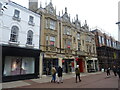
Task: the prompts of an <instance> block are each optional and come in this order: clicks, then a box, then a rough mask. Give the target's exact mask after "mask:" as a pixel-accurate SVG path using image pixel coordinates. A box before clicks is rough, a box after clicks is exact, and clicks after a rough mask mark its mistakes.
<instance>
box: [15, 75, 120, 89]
mask: <svg viewBox="0 0 120 90" xmlns="http://www.w3.org/2000/svg"><path fill="white" fill-rule="evenodd" d="M81 80H82V81H81V82H78V83H76V82H75V77H72V78H70V79H65V80H63V83H60V84H58V83H50V82H47V83H36V82H33V81H31V83H32V85H28V86H23V87H17V88H118V86H119V88H120V85H119V84H120V83H119V84H118V81H119V82H120V80H119V79H118V77H115V76H114V75H113V73H111V76H110V77H109V78H107V77H106V73H100V74H94V75H92V74H91V75H88V76H83V77H81ZM29 82H30V81H29Z"/></svg>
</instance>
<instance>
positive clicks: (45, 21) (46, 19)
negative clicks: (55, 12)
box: [45, 19, 48, 28]
mask: <svg viewBox="0 0 120 90" xmlns="http://www.w3.org/2000/svg"><path fill="white" fill-rule="evenodd" d="M45 22H46V24H45V25H46V28H48V19H46V20H45Z"/></svg>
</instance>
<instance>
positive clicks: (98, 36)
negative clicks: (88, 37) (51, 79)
mask: <svg viewBox="0 0 120 90" xmlns="http://www.w3.org/2000/svg"><path fill="white" fill-rule="evenodd" d="M98 38H99V44H101V43H102V42H101V36H98Z"/></svg>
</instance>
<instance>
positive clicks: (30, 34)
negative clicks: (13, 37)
mask: <svg viewBox="0 0 120 90" xmlns="http://www.w3.org/2000/svg"><path fill="white" fill-rule="evenodd" d="M27 44H28V45H32V44H33V31H32V30H29V31H28V33H27Z"/></svg>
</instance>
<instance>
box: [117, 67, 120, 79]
mask: <svg viewBox="0 0 120 90" xmlns="http://www.w3.org/2000/svg"><path fill="white" fill-rule="evenodd" d="M117 74H118V76H119V79H120V66H118V68H117Z"/></svg>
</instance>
